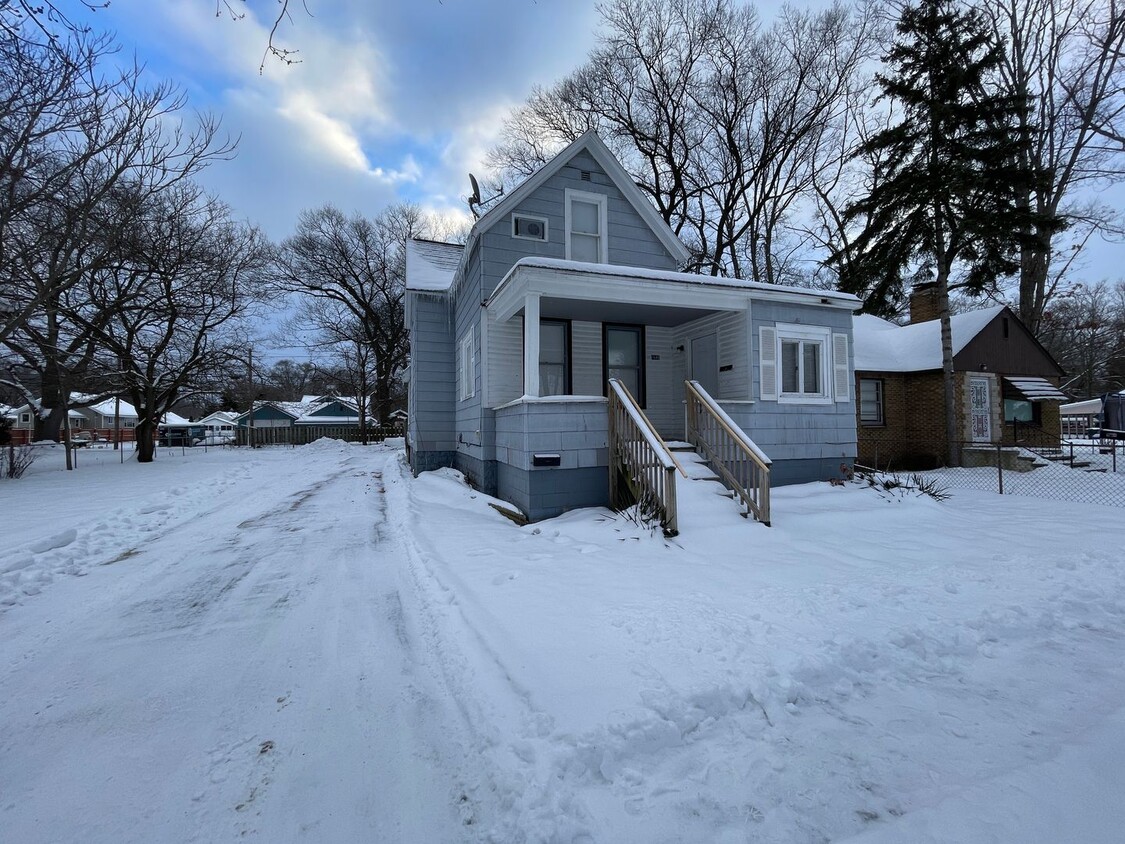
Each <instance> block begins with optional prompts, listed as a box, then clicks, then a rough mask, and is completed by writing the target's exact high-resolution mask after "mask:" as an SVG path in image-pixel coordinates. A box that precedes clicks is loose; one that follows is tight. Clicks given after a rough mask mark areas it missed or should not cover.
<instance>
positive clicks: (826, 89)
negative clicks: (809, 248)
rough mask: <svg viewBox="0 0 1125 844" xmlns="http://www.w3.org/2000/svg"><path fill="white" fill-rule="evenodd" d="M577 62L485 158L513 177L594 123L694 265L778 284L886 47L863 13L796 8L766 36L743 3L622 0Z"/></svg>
mask: <svg viewBox="0 0 1125 844" xmlns="http://www.w3.org/2000/svg"><path fill="white" fill-rule="evenodd" d="M601 12H602V17H603V21H604V24H605V31H604V33H603V34H602V35H601V38H600V43H599V45H598V46H597V47H596V48H595V49H594V51H593V52H592V53H591V54H590V56H589V57H588V59H587V61H586V62H585V63H584V64H583V66H582V67H581V68H579V69H578V70H577V71H575V72H574V73H572V74H571V75H570V76H568V77H566V78H565V79H563V80H562V81H561V82H559V83H558V84H556V85H554V86H552V87H551V88H549V89H540V90H537V91H536V92H535V93H534V94H533V95H532V97H531V98H530V99H529V100H528V102H527V103H525V104H524V105H523V106H522V107H521V108H520V109H518V110H517V111H516V112H515V113H514V114H513V115H512V116H511V118H510V119H509V120H508V121H507V122H506V124H505V128H504V135H503V140H502V142H501V143H500V144H499V145H498V146H497V147H496V148H495V149H494V150H493V151H492V153H491V156H490V159H489V163H490V165H491V166H493V167H494V168H496V169H497V170H498V171H499V173H500V177H501V178H500V182H501V183H502V184H503V183H505V182H507V181H511V180H513V179H514V178H516V177H519V176H526V175H527V174H529V173H530V172H531V171H532V170H534V169H535V168H536V167H537V166H539V165H540V164H542V163H543V162H544V161H545V160H546V159H547V158H548V157H549V156H550V155H551V154H552V153H553V152H556V151H557V150H558V149H559V147H560V146H561V145H562V144H564V143H566V142H568V141H571V140H573V139H574V138H576V137H578V136H579V135H580V134H581V133H582V132H584V131H586V130H587V129H591V128H593V129H596V130H597V131H598V132H599V134H601V135H602V137H603V139H604V140H605V141H606V142H607V144H609V145H610V147H611V148H612V149H613V150H614V152H615V153H616V154H617V155H618V157H619V158H620V159H621V160H622V162H623V163H624V164H625V166H626V167H627V169H628V170H629V171H630V174H631V175H632V176H633V177H634V178H635V179H636V182H637V184H638V185H639V186H640V188H641V189H642V190H643V191H644V192H645V193H646V194H647V195H648V196H649V198H650V199H651V200H652V202H653V204H654V205H655V206H656V208H657V209H658V211H659V212H660V214H661V216H663V218H664V219H665V221H666V222H668V224H669V225H670V226H671V227H672V229H673V230H674V231H675V232H676V233H677V234H679V235H680V236H681V237H682V238H683V239H684V240H685V242H686V243H687V244H688V245H689V246H690V247H691V248H692V250H693V252H694V261H693V263H694V268H697V269H700V270H702V271H704V272H710V273H713V274H720V273H732V274H735V275H739V276H743V277H749V278H753V279H755V280H758V281H766V282H779V281H784V280H787V279H788V278H790V277H791V276H792V274H793V273H794V272H796V267H797V265H798V258H799V253H800V247H801V245H802V244H801V241H802V240H803V238H795V237H794V228H795V224H794V220H793V216H794V215H795V214H796V212H797V211H798V209H799V208H800V206H801V204H802V203H803V202H810V203H811V202H815V201H816V190H815V177H816V175H817V173H818V172H820V171H822V170H824V169H825V168H830V167H832V166H834V164H835V163H838V162H839V161H841V160H843V159H844V158H846V153H847V150H846V149H845V147H844V145H843V144H842V143H841V142H840V137H841V133H842V132H843V131H844V127H845V126H846V125H847V124H848V122H849V120H850V119H851V118H850V116H851V114H852V113H853V112H854V111H855V110H856V109H857V108H859V107H860V105H861V103H862V102H863V100H864V98H865V96H866V90H865V82H864V68H865V64H866V62H867V61H868V60H869V59H870V58H872V57H873V55H874V54H875V52H876V50H877V48H878V47H879V46H880V45H881V43H882V40H881V38H882V36H881V30H880V28H879V26H878V25H877V22H876V17H875V15H874V14H873V13H872V11H871V10H870V9H869V8H868V7H867V6H866V5H861V6H859V7H857V8H854V9H851V8H848V7H846V6H844V5H842V4H837V5H834V6H831V7H830V8H828V9H825V10H823V11H820V12H816V13H813V12H807V11H797V10H795V9H792V8H789V7H786V8H784V9H783V10H782V11H781V13H780V15H779V17H778V19H777V20H776V21H775V23H774V24H773V25H772V26H769V27H763V26H762V25H761V23H760V22H759V19H758V16H757V14H756V12H755V11H754V9H753V8H752V7H750V6H746V5H741V4H738V3H735V2H734V0H688V2H683V3H680V2H673V1H672V0H612V2H608V3H606V4H605V5H604V6H602V7H601Z"/></svg>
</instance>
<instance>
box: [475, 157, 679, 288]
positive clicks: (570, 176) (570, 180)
mask: <svg viewBox="0 0 1125 844" xmlns="http://www.w3.org/2000/svg"><path fill="white" fill-rule="evenodd" d="M583 171H586V172H588V173H589V174H590V180H589V181H583V179H582V172H583ZM567 188H570V189H572V190H579V191H586V192H588V193H600V194H604V195H605V196H606V222H607V237H608V241H609V262H610V263H611V264H619V265H625V266H634V267H651V268H653V269H662V270H673V269H676V268H677V261H676V259H675V258H673V257H672V256H671V255H670V254H669V253H668V251H667V250H666V249H665V248H664V245H663V244H662V243H661V242H660V240H659V239H658V238H657V236H656V234H655V233H654V232H653V231H652V229H650V228H649V227H648V224H647V223H645V221H644V220H643V219H642V218H641V216H640V215H639V214H638V213H637V212H636V210H635V209H634V208H633V206H632V205H631V204H630V203H629V201H628V200H627V199H626V198H625V196H624V194H622V193H621V191H620V190H619V189H618V188H617V186H616V185H614V184H612V183H611V182H610V179H609V176H607V175H606V174H605V172H604V171H603V170H602V168H601V166H600V165H599V164H598V163H597V162H596V161H595V160H594V159H593V158H592V157H591V156H590V155H588V154H587V153H585V152H584V151H583V152H579V153H578V154H577V155H575V156H574V158H572V159H571V160H570V162H569V163H568V164H567V165H566V166H564V167H563V168H562V169H561V170H559V172H557V173H555V174H554V175H553V176H552V177H551V178H550V179H548V180H547V181H546V183H544V184H543V185H542V186H541V187H540V188H539V189H538V190H537V191H536V192H535V193H533V194H532V195H531V196H529V197H528V198H527V199H526V200H524V201H523V202H522V203H521V204H520V205H519V207H518V208H516V209H514V213H525V214H533V215H535V216H537V217H545V218H547V221H548V222H547V235H548V241H547V242H546V243H539V242H536V241H534V240H525V239H522V238H520V239H517V238H514V237H512V215H511V214H509V215H508V216H507V217H505V218H503V219H500V220H498V221H497V222H496V223H495V224H494V225H493V226H492V228H491V229H489V230H488V231H487V232H485V233H484V234H483V235H482V236H481V257H482V259H483V260H482V262H481V269H482V272H483V276H484V278H483V286H482V288H481V293H482V294H484V296H485V297H487V295H488V294H490V293H491V292H492V291H493V290H494V289H495V288H496V285H497V284H499V283H500V281H501V279H503V278H504V276H505V275H506V274H507V272H508V271H509V270H510V269H511V268H512V266H513V265H514V264H515V263H516V261H518V260H519V259H520V258H526V257H528V256H538V257H545V258H565V257H566V222H565V193H566V190H567Z"/></svg>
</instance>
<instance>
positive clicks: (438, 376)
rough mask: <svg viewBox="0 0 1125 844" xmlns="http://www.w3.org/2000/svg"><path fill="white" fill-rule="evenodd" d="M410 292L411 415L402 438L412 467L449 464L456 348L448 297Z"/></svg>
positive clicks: (421, 469) (409, 392)
mask: <svg viewBox="0 0 1125 844" xmlns="http://www.w3.org/2000/svg"><path fill="white" fill-rule="evenodd" d="M409 296H410V342H411V353H410V384H409V386H408V402H409V406H410V416H409V422H408V425H407V443H408V444H409V445H410V455H411V468H412V469H413V470H414V472H415V473H417V472H425V471H429V470H431V469H437V468H439V467H441V466H452V465H453V449H454V441H455V439H456V437H455V434H454V430H453V397H454V390H455V389H456V385H455V384H454V378H455V375H454V372H455V348H454V342H453V336H452V319H451V314H450V306H449V297H448V296H447V295H444V294H439V295H434V294H420V293H417V292H411V293H410V294H409Z"/></svg>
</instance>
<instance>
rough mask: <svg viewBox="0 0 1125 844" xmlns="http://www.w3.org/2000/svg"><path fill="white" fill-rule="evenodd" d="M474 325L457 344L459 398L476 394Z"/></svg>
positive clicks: (465, 398)
mask: <svg viewBox="0 0 1125 844" xmlns="http://www.w3.org/2000/svg"><path fill="white" fill-rule="evenodd" d="M474 333H475V332H474V331H473V326H471V325H470V326H469V330H468V331H467V332H465V336H464V337H462V338H461V342H460V343H458V344H457V399H458V401H468V400H469V399H471V398H472V397H473V396H475V395H476V386H477V385H476V368H477V367H476V348H475V343H474V340H475V337H474Z"/></svg>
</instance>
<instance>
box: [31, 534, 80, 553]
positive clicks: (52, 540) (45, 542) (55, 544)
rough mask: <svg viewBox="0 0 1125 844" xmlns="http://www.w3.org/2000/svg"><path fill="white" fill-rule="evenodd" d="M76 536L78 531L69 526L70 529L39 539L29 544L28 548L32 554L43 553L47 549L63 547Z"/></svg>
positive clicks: (52, 549)
mask: <svg viewBox="0 0 1125 844" xmlns="http://www.w3.org/2000/svg"><path fill="white" fill-rule="evenodd" d="M77 538H78V531H77V530H75V529H74V528H71V529H70V530H64V531H63V532H62V533H56V534H55V535H54V536H49V537H47V538H46V539H40V540H39V541H38V542H35V543H33V544H32V545H31V546H30V550H31V552H32V553H34V554H45V553H46V552H48V551H54V550H55V549H56V548H65V547H66V546H67V545H70V544H71V543H73V542H74V540H76V539H77Z"/></svg>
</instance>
